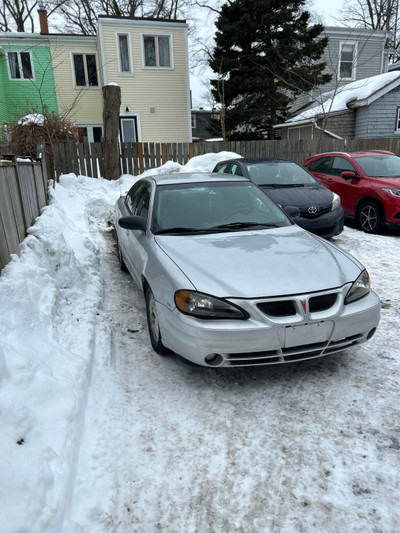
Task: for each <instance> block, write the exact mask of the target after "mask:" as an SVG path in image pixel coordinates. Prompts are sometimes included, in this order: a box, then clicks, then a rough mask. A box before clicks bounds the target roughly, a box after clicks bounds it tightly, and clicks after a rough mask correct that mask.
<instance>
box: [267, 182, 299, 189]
mask: <svg viewBox="0 0 400 533" xmlns="http://www.w3.org/2000/svg"><path fill="white" fill-rule="evenodd" d="M304 186H305V184H304V183H261V184H260V185H259V187H269V188H271V189H284V188H285V187H304Z"/></svg>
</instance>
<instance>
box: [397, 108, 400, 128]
mask: <svg viewBox="0 0 400 533" xmlns="http://www.w3.org/2000/svg"><path fill="white" fill-rule="evenodd" d="M396 132H397V133H400V107H398V108H397V110H396Z"/></svg>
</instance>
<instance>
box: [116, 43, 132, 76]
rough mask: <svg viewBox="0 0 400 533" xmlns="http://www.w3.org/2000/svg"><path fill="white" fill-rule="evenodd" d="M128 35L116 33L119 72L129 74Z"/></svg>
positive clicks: (130, 70)
mask: <svg viewBox="0 0 400 533" xmlns="http://www.w3.org/2000/svg"><path fill="white" fill-rule="evenodd" d="M130 48H131V47H130V36H129V34H127V33H119V34H118V58H119V71H120V73H121V74H131V73H132V71H133V69H132V67H131V55H130Z"/></svg>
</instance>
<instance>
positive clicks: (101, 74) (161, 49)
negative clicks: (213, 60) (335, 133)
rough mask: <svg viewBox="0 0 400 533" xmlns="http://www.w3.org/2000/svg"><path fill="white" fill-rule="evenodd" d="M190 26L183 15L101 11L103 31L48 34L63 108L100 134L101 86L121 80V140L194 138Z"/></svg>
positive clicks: (94, 136)
mask: <svg viewBox="0 0 400 533" xmlns="http://www.w3.org/2000/svg"><path fill="white" fill-rule="evenodd" d="M187 29H188V27H187V24H186V23H185V22H184V21H169V20H160V19H144V18H128V17H108V16H102V15H100V16H99V18H98V29H97V35H96V36H85V35H70V34H49V35H48V37H49V41H50V47H51V56H52V63H53V73H54V83H55V87H56V94H57V104H58V111H59V114H60V115H63V114H65V115H66V116H68V118H69V120H71V121H72V122H73V123H74V124H76V125H77V126H79V127H81V128H82V132H83V135H84V136H87V140H88V141H89V142H96V141H100V140H101V135H102V127H103V126H102V122H103V101H102V86H103V85H107V84H109V83H116V84H117V85H119V86H120V88H121V108H120V113H119V114H120V138H121V141H122V142H135V141H138V142H190V141H191V140H192V138H191V123H190V88H189V69H188V46H187ZM42 34H43V31H42Z"/></svg>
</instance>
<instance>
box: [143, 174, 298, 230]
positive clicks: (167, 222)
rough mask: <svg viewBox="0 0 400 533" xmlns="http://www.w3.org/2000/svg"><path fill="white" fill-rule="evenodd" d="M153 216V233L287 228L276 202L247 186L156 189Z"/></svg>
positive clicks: (197, 185) (220, 185)
mask: <svg viewBox="0 0 400 533" xmlns="http://www.w3.org/2000/svg"><path fill="white" fill-rule="evenodd" d="M154 213H155V216H154V218H153V228H152V229H153V231H154V232H157V231H159V230H166V229H169V228H195V229H209V228H212V227H215V226H220V225H222V224H231V223H236V222H251V223H257V224H266V225H268V224H270V225H283V226H285V225H288V224H290V223H289V222H288V220H287V218H286V216H285V215H284V213H283V212H282V211H281V209H280V208H279V207H278V206H277V205H276V204H275V202H273V201H272V200H271V198H270V197H269V196H268V195H266V194H265V193H264V192H263V191H261V190H260V189H259V188H258V187H256V186H255V185H254V184H253V183H250V182H246V183H243V182H235V183H232V182H227V183H221V182H218V183H215V184H213V185H210V184H209V183H196V184H194V185H193V184H182V185H170V186H159V187H158V190H157V193H156V198H155V206H154Z"/></svg>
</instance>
